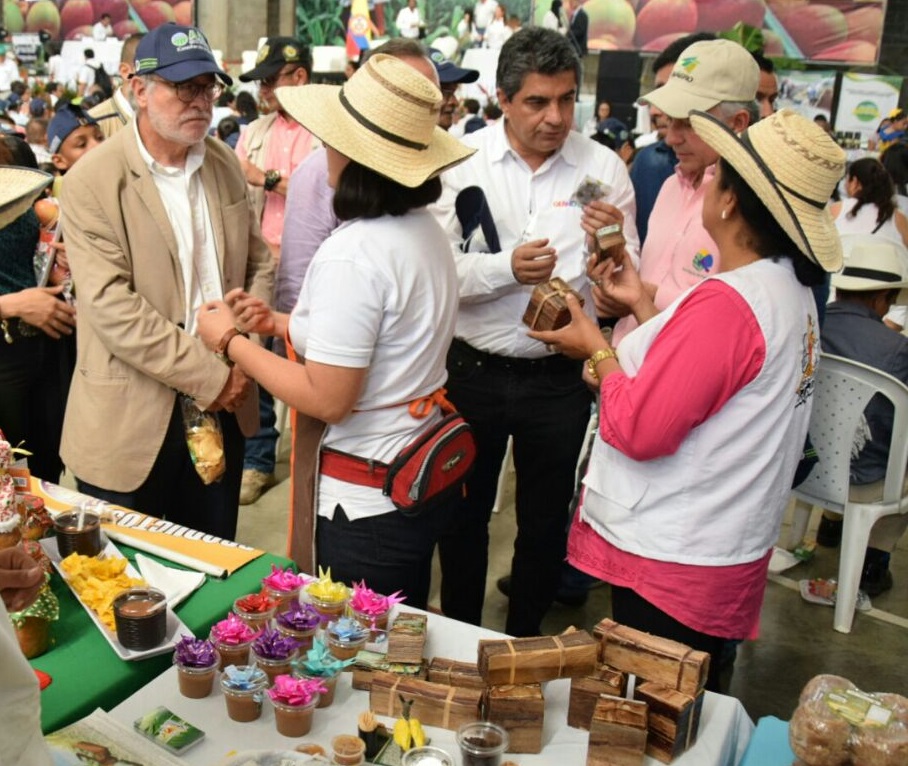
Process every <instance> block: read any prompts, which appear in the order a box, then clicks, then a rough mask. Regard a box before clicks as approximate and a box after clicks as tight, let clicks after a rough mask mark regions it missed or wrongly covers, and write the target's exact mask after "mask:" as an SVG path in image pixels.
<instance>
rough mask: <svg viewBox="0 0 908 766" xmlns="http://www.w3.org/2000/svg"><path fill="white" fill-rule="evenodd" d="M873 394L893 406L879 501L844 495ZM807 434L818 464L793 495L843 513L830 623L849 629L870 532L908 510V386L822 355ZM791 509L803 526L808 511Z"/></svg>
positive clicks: (852, 363)
mask: <svg viewBox="0 0 908 766" xmlns="http://www.w3.org/2000/svg"><path fill="white" fill-rule="evenodd" d="M875 394H882V395H883V396H885V397H886V398H887V399H889V400H890V401H891V402H892V404H893V406H894V409H895V419H894V421H893V424H892V443H891V445H890V448H889V463H888V464H887V466H886V477H885V480H884V486H883V499H882V500H880V501H879V502H874V503H856V502H852V501H850V500H849V499H848V483H849V466H850V463H851V448H852V443H853V441H854V434H855V430H856V429H857V428H858V426H859V424H860V422H861V418H862V416H863V412H864V408H865V407H866V406H867V403H868V402H869V401H870V399H871V398H872V397H873V396H874V395H875ZM810 438H811V440H812V441H813V445H814V447H816V450H817V456H818V457H819V463H818V464H817V465H816V466H814V469H813V471H811V473H810V475H809V476H808V477H807V479H806V480H805V481H804V482H803V483H802V484H801V485H799V486H798V488H797V489H795V490H794V494H795V496H796V497H797V498H799V499H801V500H803V501H805V502H806V503H808V504H810V505H818V506H820V507H821V508H826V509H828V510H830V511H833V512H835V513H841V514H843V515H844V522H845V523H844V527H843V529H842V548H841V551H840V554H839V574H838V583H839V584H838V595H837V596H836V605H835V617H834V620H833V627H834V628H835V629H836V630H837V631H839V632H841V633H850V632H851V624H852V622H853V620H854V605H855V598H856V597H857V593H858V586H859V583H860V580H861V570H862V568H863V565H864V553H865V550H866V548H867V541H868V540H869V539H870V530H871V528H872V527H873V525H874V524H875V523H876V521H877V519H880V518H882V517H883V516H892V515H895V514H900V513H906V512H908V496H903V495H902V487H903V484H904V480H905V469H906V465H908V387H906V386H905V385H904V384H903V383H902V382H901V381H899V380H898V379H896V378H893V377H892V376H891V375H887V374H886V373H884V372H880V371H879V370H877V369H874V368H873V367H868V366H867V365H866V364H860V363H859V362H853V361H851V360H850V359H844V358H842V357H839V356H833V355H831V354H821V355H820V363H819V368H818V370H817V377H816V390H815V391H814V401H813V413H812V416H811V420H810ZM795 513H796V515H798V516H800V517H801V518H796V519H795V520H794V521H793V524H795V525H798V524H801V525H803V524H804V523H805V520H804V518H803V516H804V515H805V514H808V513H809V510H807V509H804V508H798V509H796V511H795Z"/></svg>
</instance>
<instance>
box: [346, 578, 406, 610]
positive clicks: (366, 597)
mask: <svg viewBox="0 0 908 766" xmlns="http://www.w3.org/2000/svg"><path fill="white" fill-rule="evenodd" d="M400 593H401V592H400V591H396V592H394V593H392V594H391V595H390V596H382V595H381V594H380V593H376V592H375V591H374V590H372V589H371V588H367V587H366V583H365V581H362V582H359V583H353V596H352V597H351V598H350V608H351V609H355V610H356V611H357V612H361V613H362V614H368V615H370V616H372V617H376V616H378V615H380V614H384V613H385V612H387V611H389V610H390V609H391V607H392V606H394V605H395V604H400V603H402V602H404V601H406V597H405V596H401V595H400Z"/></svg>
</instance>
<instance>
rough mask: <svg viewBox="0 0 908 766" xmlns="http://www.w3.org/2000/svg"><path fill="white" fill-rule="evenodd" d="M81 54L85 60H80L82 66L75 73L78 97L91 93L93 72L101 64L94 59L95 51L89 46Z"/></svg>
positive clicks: (93, 81)
mask: <svg viewBox="0 0 908 766" xmlns="http://www.w3.org/2000/svg"><path fill="white" fill-rule="evenodd" d="M82 55H83V56H84V57H85V60H84V61H83V62H82V66H81V67H79V73H78V74H77V75H76V93H77V94H78V96H79V98H81V97H82V96H87V95H88V94H89V93H91V86H92V85H94V84H95V74H96V73H97V71H98V70H97V68H98V67H99V66H101V65H100V64H99V63H98V62H97V61H96V60H95V52H94V50H93V49H91V48H86V49H85V50H84V51H83V52H82Z"/></svg>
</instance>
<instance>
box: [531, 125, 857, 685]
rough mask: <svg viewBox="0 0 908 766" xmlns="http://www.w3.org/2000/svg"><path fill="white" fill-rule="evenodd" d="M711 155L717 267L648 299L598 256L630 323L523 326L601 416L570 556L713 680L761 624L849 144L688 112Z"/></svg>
mask: <svg viewBox="0 0 908 766" xmlns="http://www.w3.org/2000/svg"><path fill="white" fill-rule="evenodd" d="M690 122H691V129H693V130H695V131H696V132H697V135H698V136H699V138H701V139H702V140H703V141H704V142H705V143H706V144H707V145H708V146H710V147H711V148H712V149H713V150H714V151H715V152H717V153H718V154H719V156H720V157H721V160H720V161H719V163H718V167H717V170H716V177H715V180H714V181H713V182H712V184H711V185H710V188H709V190H708V193H707V195H706V198H705V200H704V203H703V224H704V226H705V227H706V230H707V231H708V232H709V234H710V236H711V237H712V238H713V239H714V240H715V242H716V244H717V245H718V247H719V249H720V251H721V253H722V260H721V264H722V266H721V271H720V272H719V273H717V274H714V275H712V276H710V278H709V279H706V280H703V281H702V282H700V283H699V284H697V285H696V286H694V287H693V288H692V289H691V290H689V291H688V292H686V293H684V294H683V295H682V296H681V297H679V298H677V299H676V300H675V301H674V302H673V303H671V305H669V306H668V307H666V308H665V309H663V310H662V311H661V312H660V311H658V309H657V307H656V306H655V305H654V303H653V300H652V296H651V295H650V293H649V292H648V291H647V290H646V289H645V287H644V285H643V283H642V281H641V279H640V277H639V275H638V274H637V272H636V271H635V270H634V269H633V267H632V264H631V263H630V260H629V259H627V258H625V259H624V260H623V263H622V264H621V265H623V269H622V270H617V265H616V264H615V263H612V262H608V261H607V262H606V263H605V264H604V265H603V266H601V267H599V268H598V269H596V270H595V274H594V278H596V279H600V281H601V285H602V289H603V291H605V292H606V293H607V294H609V295H611V296H613V297H615V298H617V299H618V300H620V301H622V302H625V303H627V304H628V305H630V306H633V308H634V313H635V316H636V318H637V319H638V321H639V323H640V325H639V327H638V328H637V329H636V330H635V331H634V332H632V333H630V334H628V335H627V336H625V338H624V340H623V341H622V342H621V343H620V344H619V345H618V347H617V349H615V348H613V347H612V346H611V345H609V344H608V343H607V342H606V341H604V340H603V337H602V335H601V334H600V332H599V328H598V326H597V325H596V323H595V322H593V321H592V320H590V319H589V318H588V317H587V316H586V315H585V314H584V313H583V312H582V311H581V310H580V307H579V305H578V303H577V302H576V301H575V300H573V299H571V298H569V299H568V300H569V306H570V309H571V318H572V321H571V323H570V324H569V325H568V326H567V327H566V328H564V329H562V330H559V331H556V332H532V333H530V335H531V336H532V337H534V338H536V339H538V340H540V341H543V342H544V343H548V344H551V345H553V346H554V347H555V348H557V349H558V350H560V351H561V352H562V353H565V354H567V355H568V356H571V357H573V358H581V359H582V358H586V359H587V371H588V374H589V376H590V379H591V380H592V381H594V382H595V383H596V385H597V389H598V395H599V398H600V407H599V412H600V421H599V430H598V434H597V438H596V440H595V443H594V446H593V451H592V456H591V458H590V465H589V470H588V472H587V475H586V477H585V478H584V485H585V487H586V492H585V495H584V498H583V504H582V506H581V509H580V512H579V513H578V514H577V515H576V516H575V517H574V522H573V525H572V528H571V533H570V539H569V543H568V559H569V561H570V562H571V563H572V564H573V565H574V566H576V567H577V568H579V569H581V570H583V571H585V572H587V573H588V574H591V575H593V576H595V577H599V578H601V579H603V580H605V581H607V582H609V583H611V585H612V615H613V617H614V619H615V620H616V621H618V622H620V623H623V624H627V625H630V626H632V627H636V628H639V629H641V630H645V631H647V632H650V633H654V634H656V635H660V636H664V637H666V638H672V639H675V640H678V641H681V642H682V643H685V644H687V645H689V646H691V647H693V648H695V649H699V650H702V651H707V652H709V653H710V655H711V660H710V667H709V679H708V681H707V685H706V688H707V689H711V690H713V691H721V690H723V689H725V688H727V686H726V683H727V680H728V676H729V673H730V671H731V669H732V667H733V664H734V647H735V645H736V643H737V642H738V641H740V640H742V639H753V638H756V636H757V632H758V627H759V616H760V605H761V603H762V601H763V592H764V589H765V586H766V573H767V571H768V567H769V559H770V556H771V554H772V549H773V545H774V543H775V541H776V539H777V537H778V533H779V528H780V525H781V520H782V514H783V512H784V509H785V506H786V504H787V501H788V490H789V487H791V482H792V478H793V476H794V473H795V468H796V467H797V464H798V461H799V459H800V457H801V453H802V447H803V444H804V438H805V436H806V434H807V426H808V423H809V420H810V410H811V402H812V398H811V397H812V393H813V385H814V384H813V381H814V372H815V369H816V362H817V357H818V355H819V351H820V348H819V334H818V322H817V310H816V305H815V302H814V299H813V295H812V293H811V291H810V289H809V286H810V285H813V284H816V283H818V282H819V281H821V280H822V279H824V278H825V272H826V271H835V270H837V269H839V268H840V267H841V264H842V251H841V244H840V242H839V237H838V236H837V234H836V231H835V226H834V224H833V222H832V218H831V217H830V215H829V213H828V211H827V210H826V201H827V200H828V198H829V195H830V194H831V193H832V190H833V189H834V188H835V186H836V184H837V183H838V180H839V179H840V178H841V176H842V173H843V171H844V169H845V153H844V152H843V151H842V150H841V149H840V148H839V147H838V146H837V145H836V144H835V142H834V141H833V140H832V139H831V138H830V136H829V135H828V134H827V133H826V132H825V131H824V130H822V128H820V127H818V126H817V125H816V124H814V123H813V122H811V121H809V120H806V119H805V118H803V117H801V116H800V115H797V114H795V113H794V112H792V111H790V110H782V111H781V112H778V113H776V114H774V115H772V116H770V117H767V118H766V119H764V120H761V121H760V122H758V123H756V124H755V125H753V126H752V127H750V128H748V129H747V130H746V131H745V132H744V133H742V134H741V135H740V136H738V135H737V134H736V133H735V132H734V131H733V130H732V129H731V128H729V127H728V126H727V125H726V124H725V123H724V122H722V120H720V119H719V118H717V117H715V116H713V115H710V114H708V113H706V112H693V113H691V116H690Z"/></svg>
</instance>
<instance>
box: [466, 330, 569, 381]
mask: <svg viewBox="0 0 908 766" xmlns="http://www.w3.org/2000/svg"><path fill="white" fill-rule="evenodd" d="M451 349H452V350H453V351H455V352H456V353H458V354H460V355H462V356H465V357H468V358H470V359H471V360H473V361H474V362H475V363H476V364H480V365H485V366H486V367H488V368H489V369H493V370H513V371H515V372H542V371H543V370H546V371H551V372H569V373H576V374H578V375H579V374H580V373H581V371H582V366H583V361H582V360H577V359H569V358H568V357H566V356H562V355H561V354H551V355H550V356H542V357H539V358H538V359H528V358H526V357H522V356H502V355H501V354H490V353H489V352H488V351H480V350H479V349H478V348H475V347H473V346H471V345H470V344H469V343H467V342H466V341H465V340H461V339H460V338H454V339H453V340H452V341H451Z"/></svg>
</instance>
